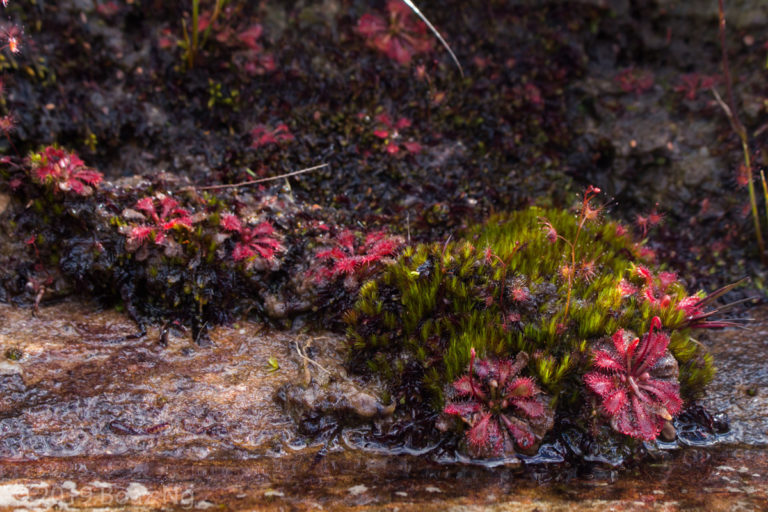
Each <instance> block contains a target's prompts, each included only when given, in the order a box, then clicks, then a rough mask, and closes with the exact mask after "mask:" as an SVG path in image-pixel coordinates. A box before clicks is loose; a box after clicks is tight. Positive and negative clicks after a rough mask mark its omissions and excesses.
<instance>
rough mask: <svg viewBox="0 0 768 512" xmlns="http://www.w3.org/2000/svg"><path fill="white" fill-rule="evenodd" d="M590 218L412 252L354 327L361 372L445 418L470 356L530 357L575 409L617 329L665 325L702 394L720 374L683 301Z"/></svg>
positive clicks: (374, 288)
mask: <svg viewBox="0 0 768 512" xmlns="http://www.w3.org/2000/svg"><path fill="white" fill-rule="evenodd" d="M584 204H585V206H586V205H588V203H587V202H586V201H585V203H584ZM585 212H586V213H585ZM590 213H594V210H586V209H582V212H581V215H574V214H573V213H571V212H568V211H563V210H552V209H550V210H545V209H541V208H537V207H532V208H529V209H527V210H523V211H518V212H514V213H510V214H504V215H496V216H494V217H492V218H490V219H489V220H488V221H487V222H486V223H485V224H483V225H482V226H479V227H477V228H474V229H472V230H470V231H469V232H468V233H467V234H466V236H465V237H464V239H463V240H460V241H451V242H447V243H433V244H428V245H418V246H416V247H409V248H407V249H406V250H405V251H404V252H403V253H402V255H401V256H400V257H399V259H398V261H397V262H396V263H395V264H392V265H390V266H389V267H388V268H386V269H385V271H384V272H383V273H382V275H381V276H380V277H378V278H377V279H375V280H372V281H369V282H367V283H366V284H364V285H363V286H362V288H361V290H360V294H359V298H358V301H357V303H356V304H355V306H354V308H353V309H352V310H351V311H349V312H348V313H347V315H346V321H347V325H348V337H349V340H350V341H349V343H350V354H351V355H350V358H351V364H352V367H353V368H354V369H356V370H357V371H360V372H373V373H374V374H377V375H380V376H381V377H383V378H384V379H385V380H386V381H387V382H388V383H389V387H390V389H389V391H390V392H391V393H393V396H394V398H395V399H397V400H398V401H399V402H400V403H406V402H409V403H411V404H412V405H415V404H416V403H423V404H424V405H428V406H431V407H432V408H433V409H434V410H436V411H440V410H441V409H442V407H443V405H444V397H443V392H444V390H445V389H446V386H447V385H449V384H450V383H451V382H453V381H454V380H455V379H457V378H458V377H459V376H460V375H462V374H463V373H465V372H466V368H467V364H468V362H469V358H470V349H471V348H474V349H475V350H476V351H477V353H478V355H479V357H493V358H513V357H514V356H515V354H517V353H519V352H521V351H525V352H527V353H528V354H531V355H532V357H531V358H530V362H529V363H528V372H529V373H530V374H531V375H532V376H534V377H535V378H537V380H538V382H540V383H541V385H542V387H543V388H544V389H545V390H546V391H547V392H549V393H550V394H552V396H554V397H555V398H554V402H555V403H557V402H558V401H564V402H567V403H572V402H574V401H575V400H577V399H578V397H579V396H580V393H581V391H580V390H582V389H583V382H582V381H581V377H582V375H583V374H584V372H585V371H586V370H587V368H588V367H589V366H590V364H591V354H590V350H589V349H590V348H592V347H593V346H594V345H595V343H596V342H597V341H598V340H600V339H604V338H605V337H606V336H610V335H612V334H614V333H615V332H616V331H617V330H619V329H627V330H630V331H632V332H634V333H640V334H642V333H645V332H647V331H648V328H649V325H650V321H651V319H652V318H653V317H654V316H659V317H660V318H661V320H662V322H663V325H664V326H665V329H666V330H667V331H668V332H670V334H671V342H670V345H669V349H670V351H671V352H672V354H673V355H674V356H675V358H676V359H677V360H678V362H679V364H680V372H681V374H680V381H681V392H682V394H683V395H684V396H689V397H690V396H692V395H694V394H696V393H697V392H699V391H700V390H701V389H702V387H703V386H704V385H705V384H706V383H707V382H708V381H709V380H711V378H712V376H713V373H714V369H713V367H712V360H711V357H710V355H709V354H707V353H706V352H705V351H704V350H703V348H702V347H701V346H700V345H698V344H697V343H695V342H694V341H693V340H692V339H691V338H690V336H689V328H688V327H687V326H686V323H685V320H686V319H685V313H684V312H683V311H682V310H681V309H680V308H679V307H678V305H679V304H680V301H681V300H683V299H685V298H686V297H687V294H686V291H685V289H684V288H683V286H682V285H681V284H680V283H679V282H678V281H677V280H676V278H675V277H674V275H673V274H671V273H660V274H659V275H654V274H653V273H651V272H650V271H649V270H647V268H646V267H644V266H643V264H644V263H645V262H644V261H643V259H642V256H641V253H642V251H641V248H640V246H639V245H638V244H636V243H635V242H633V240H632V239H631V238H630V237H629V236H628V235H627V234H626V233H627V231H626V229H624V228H623V227H622V226H621V225H619V224H617V223H615V222H610V221H603V222H599V221H597V220H595V219H594V217H593V218H592V219H590V218H589V217H590V215H589V214H590ZM569 292H570V293H569ZM553 405H554V404H553Z"/></svg>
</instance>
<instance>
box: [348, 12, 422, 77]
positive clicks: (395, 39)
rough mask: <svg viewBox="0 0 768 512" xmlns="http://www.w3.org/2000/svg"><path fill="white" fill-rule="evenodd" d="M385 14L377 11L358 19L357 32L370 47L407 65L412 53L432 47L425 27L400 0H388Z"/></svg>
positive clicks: (413, 54)
mask: <svg viewBox="0 0 768 512" xmlns="http://www.w3.org/2000/svg"><path fill="white" fill-rule="evenodd" d="M387 13H388V17H387V18H385V17H384V16H381V15H379V14H371V13H368V14H364V15H363V16H362V17H361V18H360V20H359V21H358V22H357V27H356V31H357V33H358V34H360V35H361V36H362V37H364V38H365V39H366V44H367V45H368V46H369V47H371V48H373V49H375V50H378V51H379V52H381V53H383V54H385V55H386V56H387V57H389V58H390V59H392V60H394V61H395V62H397V63H398V64H400V65H402V66H408V65H409V64H410V63H411V59H412V58H413V57H414V56H415V55H418V54H423V53H428V52H430V51H431V50H432V39H431V38H430V36H429V34H428V32H427V26H426V25H425V24H424V23H423V22H421V21H420V20H418V19H417V18H416V17H415V16H414V14H413V12H412V11H411V9H410V8H409V7H408V6H407V5H405V4H404V3H403V2H401V1H400V0H388V1H387Z"/></svg>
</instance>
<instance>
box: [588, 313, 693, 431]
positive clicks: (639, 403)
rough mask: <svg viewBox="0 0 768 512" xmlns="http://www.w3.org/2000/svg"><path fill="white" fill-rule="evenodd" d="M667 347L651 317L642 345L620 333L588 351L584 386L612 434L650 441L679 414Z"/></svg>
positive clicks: (675, 369)
mask: <svg viewBox="0 0 768 512" xmlns="http://www.w3.org/2000/svg"><path fill="white" fill-rule="evenodd" d="M668 345H669V337H668V336H667V335H666V334H664V333H663V332H661V320H660V319H659V317H653V319H652V320H651V327H650V329H649V330H648V334H646V335H644V336H643V337H642V339H640V338H637V337H633V336H632V335H630V334H629V333H628V332H626V331H624V330H621V329H620V330H618V331H616V333H615V334H614V335H613V336H612V337H611V343H607V342H603V343H600V344H599V345H598V347H597V348H596V349H594V350H593V351H592V355H593V357H594V366H595V368H596V370H595V371H593V372H590V373H587V374H586V375H584V383H585V384H586V385H587V388H589V389H590V390H591V391H592V392H593V393H595V394H596V395H597V396H598V397H600V399H601V402H602V404H601V405H602V407H601V411H602V413H603V414H604V415H605V416H607V417H608V418H609V419H610V423H611V426H612V427H613V428H614V430H616V431H618V432H621V433H622V434H624V435H627V436H631V437H635V438H637V439H642V440H644V441H653V440H654V439H656V438H657V437H658V435H659V433H660V432H661V429H662V428H663V426H664V422H665V421H671V420H672V417H673V416H674V415H675V414H677V413H679V412H680V410H681V409H682V406H683V402H682V400H681V399H680V384H679V382H678V380H677V378H678V367H677V361H676V360H675V358H674V356H673V355H672V354H671V353H670V352H669V351H668V350H667V346H668Z"/></svg>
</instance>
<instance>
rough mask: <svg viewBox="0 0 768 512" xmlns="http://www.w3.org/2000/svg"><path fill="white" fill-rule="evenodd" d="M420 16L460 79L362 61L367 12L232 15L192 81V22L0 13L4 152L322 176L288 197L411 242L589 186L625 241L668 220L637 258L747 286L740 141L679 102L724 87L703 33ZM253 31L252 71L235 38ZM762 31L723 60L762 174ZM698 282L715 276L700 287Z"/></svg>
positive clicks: (459, 12)
mask: <svg viewBox="0 0 768 512" xmlns="http://www.w3.org/2000/svg"><path fill="white" fill-rule="evenodd" d="M421 7H422V8H423V10H424V12H425V13H427V15H428V16H429V17H430V18H431V19H432V21H433V22H434V23H435V24H436V25H437V26H438V27H439V28H440V30H441V31H442V32H443V33H444V34H445V35H446V36H447V38H448V39H449V41H450V43H451V45H452V47H453V48H454V49H455V51H456V52H457V54H458V57H459V59H460V61H461V62H462V63H463V65H464V67H465V70H466V76H465V78H463V79H462V77H461V76H460V75H459V73H458V71H457V69H456V68H455V67H454V66H453V64H452V63H451V61H450V60H449V58H448V56H447V54H446V53H445V52H444V51H442V50H441V49H440V48H437V47H435V48H433V51H431V52H430V53H428V54H426V55H416V56H415V57H414V60H413V62H412V63H411V64H410V65H408V66H404V65H400V64H398V63H396V62H394V61H392V60H390V59H388V58H387V57H386V56H385V55H384V54H382V53H379V52H377V51H375V50H372V49H370V48H367V47H366V46H365V40H364V39H363V38H362V37H361V36H360V35H358V34H357V33H356V31H355V26H356V23H357V21H358V20H359V19H360V17H361V16H362V15H363V14H364V13H368V12H383V10H384V6H383V4H382V2H370V1H344V2H339V1H334V0H330V1H325V2H299V3H297V4H293V5H292V6H290V7H289V6H287V5H281V4H280V3H274V2H270V3H267V2H261V3H250V4H246V5H242V4H240V3H238V2H235V3H233V4H232V6H231V9H230V10H229V11H228V12H227V13H225V15H224V16H223V21H221V22H220V23H219V24H218V25H216V26H215V28H214V30H213V33H212V36H211V37H210V40H209V41H208V43H207V45H206V47H205V49H204V51H203V52H201V54H200V56H199V58H198V60H197V63H196V65H195V67H194V68H193V69H187V67H188V66H185V62H184V60H183V55H182V51H181V49H180V48H179V47H178V46H177V44H176V42H177V41H178V40H179V39H180V37H181V33H182V28H181V24H182V21H183V20H184V19H186V18H187V16H188V12H187V11H188V9H189V5H187V2H149V1H146V2H125V3H124V2H104V3H95V4H94V3H91V2H87V1H86V2H57V3H55V4H49V3H47V4H41V5H39V6H37V7H30V6H27V5H25V4H20V3H19V4H14V3H11V7H10V8H9V15H10V16H11V17H12V19H17V20H19V21H20V22H21V23H22V24H23V26H24V27H25V38H24V42H25V45H24V47H23V51H22V53H20V54H18V55H14V56H12V57H7V61H6V67H5V75H4V81H5V90H6V99H5V104H6V108H7V110H8V111H9V112H13V113H14V115H15V116H16V118H17V119H18V126H17V130H16V131H15V133H14V134H13V140H14V144H15V146H16V147H17V148H18V149H19V150H20V152H21V153H22V154H24V153H25V152H26V151H27V150H29V149H33V148H38V147H39V146H41V145H43V144H49V143H53V142H57V143H59V144H61V145H63V146H66V147H68V148H71V149H75V150H77V151H78V152H79V154H80V155H81V156H83V157H84V159H85V160H86V161H87V163H88V164H90V165H92V166H94V167H96V168H98V169H99V170H101V171H102V172H104V173H105V174H106V175H107V176H108V177H110V178H112V179H114V178H118V177H120V176H129V175H132V174H136V173H138V174H148V175H155V174H157V173H160V172H170V173H173V174H176V175H183V176H187V177H189V178H190V179H191V180H192V182H194V183H198V184H201V185H202V184H211V183H220V182H224V183H229V182H238V181H242V180H246V179H250V178H251V177H263V176H273V175H277V174H280V173H283V172H288V171H294V170H297V169H301V168H305V167H309V166H312V165H314V164H319V163H327V164H329V167H327V168H325V169H323V170H321V171H317V172H314V173H311V174H308V175H304V176H302V177H301V178H297V179H294V180H292V181H291V187H292V188H293V191H294V193H295V194H296V197H298V198H299V199H300V200H302V201H305V202H309V203H318V204H320V205H322V206H327V207H334V208H336V209H338V210H341V211H344V212H349V219H350V221H354V222H358V223H364V224H371V223H373V224H377V223H378V224H386V225H389V226H396V227H399V229H400V230H402V231H403V232H405V231H406V230H409V231H410V234H411V236H412V237H414V238H441V237H445V236H447V235H449V234H451V233H453V232H454V231H455V230H456V229H457V228H458V227H460V226H462V225H465V224H466V223H467V222H470V221H473V220H478V219H482V218H483V217H484V216H486V215H487V214H488V212H489V211H492V210H505V209H510V208H515V207H519V206H521V205H523V204H526V203H529V202H533V201H536V202H544V203H552V204H555V205H561V206H570V204H571V203H572V201H574V199H575V194H577V193H579V192H580V191H581V190H582V189H583V188H584V187H585V186H586V185H587V184H594V185H596V186H599V187H601V188H602V189H603V190H604V191H605V192H606V193H607V197H609V198H612V203H611V204H612V205H613V206H612V210H613V212H612V213H613V214H614V215H616V216H619V217H622V218H624V219H625V220H628V221H630V222H633V221H635V220H636V217H635V216H636V215H637V214H642V215H647V214H648V213H649V212H651V211H652V210H654V209H657V210H658V211H659V212H661V213H664V214H665V218H664V222H663V224H662V225H661V226H660V227H659V228H656V229H654V230H652V232H651V239H652V240H653V241H654V242H655V243H658V246H659V256H660V258H661V259H663V260H664V261H669V262H670V264H671V265H673V266H674V267H676V268H679V269H685V270H686V275H687V276H689V279H690V280H691V286H692V287H696V286H698V285H700V284H707V285H712V284H713V281H727V280H729V279H731V276H732V275H736V274H739V275H742V274H745V273H750V274H756V273H757V272H756V271H755V268H754V267H752V266H750V264H749V260H750V259H754V256H755V252H754V247H753V240H754V235H753V233H752V231H751V229H752V227H751V224H750V221H749V219H748V218H745V216H744V212H743V206H744V204H745V202H746V197H747V196H746V190H743V189H739V188H738V187H737V184H736V168H737V166H738V164H739V150H740V148H739V146H738V140H737V138H736V137H735V135H734V134H733V133H732V131H731V130H730V127H729V125H728V122H727V118H726V116H725V115H724V114H723V112H722V111H721V109H720V107H719V106H718V105H717V104H716V103H715V101H714V100H713V96H712V93H711V92H710V91H709V90H706V89H704V90H696V88H695V86H693V87H688V88H685V87H684V85H685V83H686V82H684V79H683V76H684V75H690V76H693V75H692V74H698V75H703V76H710V75H714V76H716V77H719V76H720V74H719V69H720V61H721V57H720V49H719V45H718V41H717V26H716V21H715V20H714V19H710V18H706V17H700V18H697V17H693V16H690V15H689V13H688V12H687V11H686V10H685V9H686V8H685V7H684V6H682V5H679V6H678V5H676V4H668V3H667V2H653V1H649V2H624V1H620V0H616V1H614V2H531V3H526V2H521V3H515V4H510V3H509V2H485V3H481V4H474V3H471V2H469V3H468V2H454V3H448V4H446V3H445V2H438V3H436V4H433V3H431V2H423V5H422V6H421ZM204 8H205V6H204ZM744 9H747V8H746V7H745V8H744ZM752 9H753V10H758V11H759V10H760V8H759V7H758V8H752ZM182 13H183V14H182ZM737 19H738V18H737ZM753 19H757V20H759V17H753ZM186 21H187V24H188V23H189V20H188V19H187V20H186ZM254 25H260V26H261V27H263V34H262V36H261V38H260V39H258V40H257V42H256V44H258V45H259V49H258V51H253V50H250V49H249V48H248V47H247V46H246V45H245V44H244V43H243V41H242V39H238V37H237V35H238V34H241V33H243V32H244V31H246V30H247V29H249V28H251V27H253V26H254ZM759 28H760V26H759V25H758V26H748V25H746V26H745V25H742V26H737V30H731V32H730V33H729V35H730V37H729V43H730V45H731V49H732V53H733V54H734V55H733V57H732V60H733V62H732V67H733V68H734V75H735V76H736V78H737V84H738V85H737V89H736V90H737V96H738V99H739V104H740V105H741V107H742V109H743V110H744V112H743V116H742V117H743V118H744V121H745V123H746V124H747V128H748V131H749V132H750V133H751V134H754V137H753V139H754V140H753V143H754V149H755V150H756V157H757V162H758V163H762V162H763V159H764V158H766V157H765V155H764V154H763V153H761V152H760V151H759V148H761V146H762V145H764V142H765V137H766V136H768V134H766V130H765V129H764V126H762V122H763V121H764V117H762V116H764V115H765V109H766V107H765V105H764V103H763V100H762V98H764V97H765V95H766V90H765V80H764V77H765V70H764V58H765V50H764V49H763V43H764V41H762V40H755V36H759V34H760V32H759ZM750 37H751V38H752V39H749V38H750ZM744 41H747V42H749V41H752V43H751V44H749V45H748V44H746V43H745V42H744ZM267 58H272V59H273V61H274V65H273V66H267V65H265V64H264V62H265V59H267ZM249 64H250V66H249ZM638 77H639V78H638ZM643 77H645V78H646V82H647V83H645V84H640V85H638V83H639V82H642V80H641V79H642V78H643ZM694 82H695V81H694ZM715 83H716V84H717V88H718V89H719V90H720V91H721V94H724V88H723V84H722V79H719V81H716V82H715ZM382 112H384V113H387V114H388V115H389V116H390V117H391V118H392V119H393V120H396V119H399V118H402V117H404V118H407V119H408V120H410V121H411V123H412V124H411V126H410V127H408V128H405V129H402V130H400V131H401V134H400V141H403V142H404V141H413V142H418V143H419V144H421V146H422V149H421V151H418V152H416V153H413V154H412V153H410V152H408V151H406V150H404V149H401V150H400V151H399V152H398V153H397V154H396V155H391V154H390V153H388V152H387V151H385V150H384V146H385V142H384V141H382V140H381V139H379V138H378V137H376V136H375V135H373V131H375V130H376V129H377V128H380V126H377V124H376V122H375V116H376V114H379V113H382ZM281 123H285V124H286V125H287V127H288V129H289V130H290V133H291V134H293V136H294V137H295V139H294V140H292V141H289V142H284V143H281V144H267V145H264V146H261V147H258V148H255V147H252V142H253V137H252V136H251V135H250V134H249V132H250V131H251V130H252V129H253V128H254V127H256V126H259V125H265V126H267V127H270V128H275V127H277V126H278V125H279V124H281ZM724 192H725V193H724ZM641 231H642V230H641ZM702 240H707V244H702V243H701V241H702ZM734 264H735V265H734ZM712 269H718V271H717V272H718V274H719V276H720V277H716V278H705V276H707V275H709V274H710V273H711V271H712ZM723 273H725V274H726V276H723V275H722V274H723Z"/></svg>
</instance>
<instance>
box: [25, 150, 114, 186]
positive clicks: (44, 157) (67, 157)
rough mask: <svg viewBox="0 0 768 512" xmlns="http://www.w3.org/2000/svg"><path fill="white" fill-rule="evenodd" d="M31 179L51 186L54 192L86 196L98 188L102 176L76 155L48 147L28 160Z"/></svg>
mask: <svg viewBox="0 0 768 512" xmlns="http://www.w3.org/2000/svg"><path fill="white" fill-rule="evenodd" d="M29 162H30V168H31V173H32V179H33V180H35V181H36V182H38V183H41V184H52V185H53V186H54V189H55V190H59V191H62V192H72V193H74V194H77V195H79V196H88V195H90V194H92V193H93V188H94V187H96V186H98V184H99V183H101V181H102V179H103V177H104V176H103V175H102V174H101V173H100V172H98V171H96V170H94V169H91V168H89V167H86V166H85V163H84V162H83V161H82V160H81V159H80V157H79V156H77V154H76V153H74V152H72V153H67V152H66V151H64V150H63V149H60V148H56V147H54V146H48V147H46V148H45V149H44V150H43V151H41V152H39V153H35V154H33V155H32V156H30V158H29Z"/></svg>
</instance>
